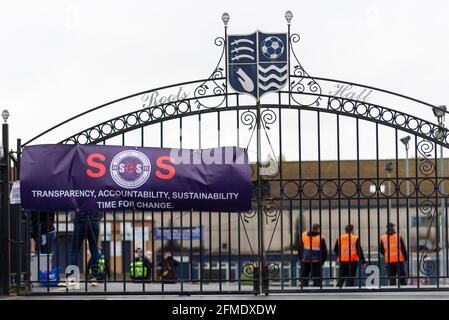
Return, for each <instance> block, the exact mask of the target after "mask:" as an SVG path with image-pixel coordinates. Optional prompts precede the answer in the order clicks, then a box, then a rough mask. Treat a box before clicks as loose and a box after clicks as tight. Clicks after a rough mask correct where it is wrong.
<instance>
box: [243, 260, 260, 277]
mask: <svg viewBox="0 0 449 320" xmlns="http://www.w3.org/2000/svg"><path fill="white" fill-rule="evenodd" d="M255 269H257V263H256V262H255V261H253V262H249V263H246V264H245V265H244V266H243V267H242V274H243V275H244V276H245V277H248V278H251V277H253V276H254V274H255Z"/></svg>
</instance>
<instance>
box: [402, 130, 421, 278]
mask: <svg viewBox="0 0 449 320" xmlns="http://www.w3.org/2000/svg"><path fill="white" fill-rule="evenodd" d="M410 139H411V138H410V136H405V137H403V138H401V139H400V140H401V142H402V143H403V144H404V146H405V178H406V179H407V181H406V183H405V188H406V195H407V197H409V196H410V181H409V178H410V166H409V162H408V149H409V147H410V144H409V142H410ZM406 210H407V212H406V213H407V225H408V224H409V219H408V217H409V216H408V215H409V203H408V199H407V208H406ZM399 231H400V230H398V232H399ZM417 241H418V239H417ZM407 243H409V238H408V233H407ZM408 261H413V257H412V253H411V252H409V259H408ZM409 266H410V265H409V263H408V262H407V269H408V270H409ZM409 272H410V270H409Z"/></svg>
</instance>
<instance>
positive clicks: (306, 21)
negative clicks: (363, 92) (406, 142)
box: [0, 0, 449, 143]
mask: <svg viewBox="0 0 449 320" xmlns="http://www.w3.org/2000/svg"><path fill="white" fill-rule="evenodd" d="M288 9H289V10H291V11H293V14H294V18H293V21H292V30H293V31H295V32H297V33H299V34H300V35H301V41H300V43H298V44H297V50H296V51H297V53H298V55H299V57H300V60H301V63H302V64H303V66H304V67H305V68H306V69H307V70H308V71H309V73H311V74H312V75H316V76H322V77H329V78H336V79H343V80H348V81H354V82H360V83H364V84H368V85H373V86H377V87H381V88H385V89H390V90H393V91H397V92H400V93H404V94H406V95H410V96H413V97H416V98H419V99H423V100H425V101H428V102H430V103H434V104H449V82H448V81H447V77H448V74H449V54H448V53H449V50H448V49H449V1H447V0H440V1H406V0H404V1H387V0H385V1H360V0H352V1H351V0H339V1H335V0H327V1H299V0H294V1H275V2H273V1H262V0H259V1H252V2H250V1H245V2H244V1H241V0H238V1H236V0H226V1H111V0H105V1H64V0H54V1H48V0H40V1H20V0H16V1H6V0H3V1H1V2H0V43H1V46H0V108H1V109H4V108H7V109H8V110H9V111H10V114H11V116H10V119H9V123H10V124H11V138H12V139H16V138H17V137H21V138H22V139H23V140H28V139H29V138H31V137H33V136H35V135H36V134H38V133H40V132H41V131H43V130H45V129H47V128H48V127H49V126H51V125H54V124H56V123H57V122H59V121H62V120H64V119H66V118H68V117H70V116H72V115H74V114H76V113H78V112H81V111H83V110H86V109H88V108H91V107H93V106H96V105H99V104H102V103H104V102H107V101H109V100H112V99H115V98H118V97H121V96H125V95H128V94H131V93H135V92H138V91H142V90H146V89H151V88H153V87H158V86H162V85H166V84H171V83H176V82H180V81H187V80H192V79H199V78H204V77H207V76H208V75H209V74H210V72H211V71H212V69H213V67H214V66H215V63H216V61H217V58H218V55H219V49H218V48H217V47H215V46H214V45H213V40H214V38H215V37H216V36H220V35H222V32H223V24H222V22H221V14H222V13H223V12H224V11H226V12H229V14H230V15H231V20H230V22H229V33H250V32H252V31H254V30H255V29H261V30H263V31H266V32H270V31H283V30H286V25H285V19H284V13H285V11H286V10H288ZM124 111H126V110H124ZM97 120H98V122H99V121H101V120H104V119H97ZM79 129H83V128H79ZM61 138H64V137H61ZM12 141H14V140H12ZM13 143H15V142H13Z"/></svg>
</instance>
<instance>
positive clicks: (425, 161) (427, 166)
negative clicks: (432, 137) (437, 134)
mask: <svg viewBox="0 0 449 320" xmlns="http://www.w3.org/2000/svg"><path fill="white" fill-rule="evenodd" d="M416 147H417V151H418V153H419V154H420V155H421V156H423V158H421V159H419V171H420V172H421V173H422V174H423V175H425V176H429V175H431V174H433V173H434V172H435V164H434V163H433V161H432V160H430V159H431V157H432V153H433V150H434V144H433V143H432V142H430V141H428V140H421V141H420V142H419V143H418V145H417V146H416Z"/></svg>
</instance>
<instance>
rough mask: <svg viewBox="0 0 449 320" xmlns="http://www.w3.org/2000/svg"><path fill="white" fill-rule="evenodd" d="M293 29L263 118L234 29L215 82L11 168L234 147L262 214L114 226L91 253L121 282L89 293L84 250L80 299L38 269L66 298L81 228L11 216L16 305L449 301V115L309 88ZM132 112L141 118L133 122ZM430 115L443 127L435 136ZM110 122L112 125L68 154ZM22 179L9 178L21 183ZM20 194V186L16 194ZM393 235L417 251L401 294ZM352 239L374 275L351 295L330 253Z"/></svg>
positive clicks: (58, 130) (129, 217)
mask: <svg viewBox="0 0 449 320" xmlns="http://www.w3.org/2000/svg"><path fill="white" fill-rule="evenodd" d="M286 17H287V30H288V40H289V43H288V50H289V52H290V57H291V59H290V61H289V65H288V70H289V81H288V88H286V89H285V90H281V91H279V92H277V93H272V94H271V95H267V96H266V97H265V98H264V99H263V100H262V101H261V102H260V103H254V101H253V100H252V99H251V98H250V97H248V96H245V95H242V94H239V93H235V92H231V90H229V88H228V82H227V67H226V59H227V57H226V52H227V49H226V45H227V44H226V41H225V39H226V35H227V20H226V21H225V20H224V21H225V37H223V38H222V37H219V38H217V39H216V40H215V44H216V45H217V46H218V47H221V48H222V52H221V56H220V59H219V62H218V64H217V66H216V68H215V69H214V71H213V73H212V74H211V76H210V77H209V78H207V79H200V80H196V81H190V82H184V83H179V84H176V85H171V86H165V87H161V88H156V89H153V90H148V91H144V92H139V93H136V94H133V95H130V96H127V97H123V98H121V99H117V100H114V101H112V102H109V103H106V104H104V105H101V106H98V107H95V108H92V109H90V110H88V111H86V112H83V113H81V114H79V115H77V116H74V117H72V118H70V119H68V120H67V121H64V122H62V123H60V124H58V125H56V126H54V127H52V128H50V129H48V130H46V131H45V132H43V133H42V134H39V135H38V136H36V137H35V138H33V139H31V140H29V141H27V142H26V143H24V144H21V142H20V141H19V142H18V147H17V150H18V154H17V157H16V158H15V161H16V162H17V163H20V153H21V150H22V148H23V147H26V146H28V145H31V144H32V143H36V142H45V143H55V142H60V143H75V144H104V145H108V144H111V145H112V144H121V145H127V146H160V147H176V148H205V147H217V146H224V145H237V146H240V147H245V148H247V150H248V152H249V154H250V160H251V161H252V169H253V174H252V180H253V186H254V188H253V192H254V193H253V210H251V211H250V212H242V213H230V212H193V211H189V212H175V211H143V210H142V211H137V210H134V211H120V212H118V211H111V212H107V213H105V214H104V217H103V219H102V220H101V221H100V222H99V223H98V225H97V226H98V228H99V231H98V233H99V237H98V242H97V243H95V246H96V245H98V246H99V247H100V248H101V251H102V252H103V254H104V258H105V261H106V263H107V265H108V268H109V270H110V276H109V277H107V276H106V277H105V278H104V279H102V281H98V279H97V281H96V282H95V283H96V285H93V281H92V280H91V279H89V277H88V276H87V275H88V273H89V272H88V271H89V269H90V268H92V265H89V264H88V260H89V256H90V251H91V250H90V249H88V246H90V245H92V244H88V243H87V242H86V241H84V242H83V244H82V245H83V254H82V255H80V256H79V257H76V256H75V260H76V263H75V265H77V266H78V268H79V273H80V274H79V275H80V277H79V280H80V282H79V287H78V288H75V287H74V286H70V285H67V283H66V285H65V286H61V287H58V286H53V284H55V282H53V281H52V280H51V279H49V278H48V277H47V278H42V277H43V276H44V275H43V274H39V269H42V268H44V269H45V268H46V267H48V266H49V265H50V264H52V265H53V266H54V267H58V268H59V270H58V272H57V273H58V274H59V275H60V276H61V279H60V282H64V281H65V274H66V272H68V271H70V270H68V269H67V267H68V266H70V265H73V264H74V263H73V256H72V254H73V252H72V251H73V250H72V249H71V247H72V245H73V239H72V238H73V233H74V229H77V225H76V223H74V221H73V220H71V216H72V215H71V214H70V213H68V212H56V213H50V212H47V213H43V214H39V215H36V214H35V213H29V212H24V211H23V210H20V209H19V208H18V206H13V205H12V206H11V208H14V209H13V210H11V213H7V212H6V211H5V212H3V216H5V215H8V217H9V215H10V220H11V221H14V223H13V225H12V226H13V227H12V229H11V230H15V231H14V232H12V233H11V236H10V237H9V238H10V239H9V240H10V241H9V244H10V252H11V260H10V265H11V277H10V279H9V281H10V282H11V284H12V285H13V287H14V288H15V289H16V291H17V292H18V293H19V294H80V293H88V294H105V293H107V294H124V293H129V294H142V293H145V294H219V293H245V294H258V293H266V294H268V293H270V292H273V293H275V292H303V291H305V290H318V291H324V290H328V291H329V290H330V291H332V290H371V289H377V290H415V289H422V290H424V289H432V290H433V289H445V288H447V284H446V283H447V279H448V275H449V255H448V251H447V247H448V232H447V231H448V221H447V191H446V190H447V189H448V188H447V186H446V184H447V177H446V172H448V171H449V168H447V164H446V163H447V162H448V161H447V159H444V157H443V154H444V150H445V149H446V148H448V147H449V138H448V132H447V130H446V128H445V127H444V123H443V119H444V115H445V114H446V111H445V109H444V108H442V107H438V106H436V105H432V104H429V103H426V102H423V101H420V100H417V99H414V98H411V97H407V96H404V95H401V94H397V93H394V92H391V91H387V90H382V89H379V88H374V87H370V86H365V85H362V84H356V83H352V82H346V81H340V80H333V79H327V78H322V77H312V76H310V75H309V74H308V73H307V72H306V71H305V69H304V68H303V66H302V65H301V64H300V63H299V60H298V58H297V56H296V54H295V51H294V50H293V44H295V43H297V42H298V41H299V36H298V35H297V34H291V33H290V21H291V16H290V18H288V16H286ZM290 63H291V65H290ZM123 107H126V108H127V110H134V111H130V112H128V113H126V114H122V110H123ZM413 110H414V111H417V112H414V113H416V114H419V116H416V115H413V114H412V112H411V111H413ZM432 112H434V113H435V114H437V115H439V118H438V120H439V122H438V124H436V123H434V122H433V120H432V119H433V118H432V117H433V113H432ZM105 117H106V118H107V119H108V120H105V121H103V122H101V123H94V124H93V125H89V126H88V128H86V129H83V130H81V131H79V132H78V133H76V134H73V135H70V136H69V137H67V138H65V139H62V140H61V139H58V138H59V137H61V134H65V135H66V132H68V131H69V130H76V128H79V127H80V125H82V126H83V127H85V126H86V123H91V122H92V121H95V119H99V118H101V119H104V118H105ZM72 132H73V131H72ZM407 136H408V137H409V138H407ZM19 167H20V166H19V165H16V166H15V168H16V169H15V170H13V171H14V172H15V173H16V174H17V176H18V168H19ZM16 179H17V178H16V177H11V178H10V180H11V182H12V181H13V180H16ZM33 214H35V217H34V218H33V221H30V219H31V218H32V217H33ZM53 215H54V221H52V219H51V218H50V217H52V216H53ZM36 216H37V218H36ZM36 219H37V220H36ZM40 219H42V221H44V224H47V228H44V229H45V230H47V231H48V230H50V229H51V228H48V227H50V224H53V223H54V225H55V230H54V232H53V234H54V237H55V241H54V243H52V242H51V241H49V239H51V235H50V233H51V232H50V233H45V232H47V231H45V232H44V233H45V236H46V240H48V241H46V242H45V243H47V249H48V251H49V252H52V253H53V255H52V256H50V255H48V254H45V253H43V252H45V250H43V246H45V244H43V243H42V241H40V240H39V239H42V234H41V233H42V232H41V229H40V228H38V229H37V231H36V232H37V233H33V234H32V227H30V225H32V224H33V222H34V223H35V224H37V225H39V226H40V225H41V223H42V221H41V220H40ZM75 221H76V220H75ZM388 223H394V224H395V225H396V226H395V228H396V229H397V230H398V232H399V233H400V234H401V236H402V238H403V239H404V244H405V246H406V249H407V255H408V256H407V259H406V261H405V263H404V266H405V269H406V279H405V283H404V282H402V283H401V281H396V280H401V279H395V278H394V277H389V276H388V274H387V272H388V270H387V268H386V266H385V261H384V258H383V255H382V254H381V252H380V242H381V237H382V235H383V234H384V233H385V231H386V230H385V226H386V225H387V224H388ZM314 224H318V225H319V227H318V228H319V231H320V233H321V234H322V235H323V236H324V239H325V243H326V245H327V252H328V257H327V259H326V261H323V265H322V268H320V270H319V277H318V278H319V279H318V280H319V281H318V282H316V283H315V286H310V285H311V284H312V283H309V280H313V279H311V278H310V275H309V276H307V277H304V276H302V271H303V270H304V268H305V264H301V262H300V260H299V258H298V253H297V252H298V251H297V250H298V246H299V244H300V240H301V235H302V233H303V232H304V231H308V230H310V229H312V227H313V225H314ZM347 225H353V227H354V230H355V234H356V235H357V236H358V238H359V239H360V245H361V247H362V249H363V251H364V256H365V260H366V265H367V266H366V268H365V267H363V268H362V267H361V265H360V264H359V265H357V266H356V274H355V275H354V277H353V278H354V279H353V280H354V283H353V284H352V286H349V287H340V286H338V284H337V281H338V279H339V270H340V269H341V268H340V269H339V263H338V262H337V256H338V252H334V246H335V242H336V240H337V239H338V238H339V237H340V236H341V235H342V234H344V233H345V227H346V226H347ZM97 226H95V227H94V229H95V228H96V227H97ZM83 227H84V228H85V230H84V232H93V233H94V230H92V225H88V224H86V225H83ZM79 230H81V229H79ZM95 234H96V233H95ZM32 237H33V238H34V240H33V239H32ZM48 244H50V245H48ZM48 247H50V248H48ZM137 248H141V249H142V251H143V253H144V254H146V253H147V252H151V254H150V253H148V258H149V261H150V262H151V265H152V271H153V272H152V273H151V275H150V276H149V277H148V279H140V280H137V281H136V280H134V281H133V280H132V279H131V278H130V271H131V269H130V264H131V262H132V259H133V257H134V253H135V250H136V249H137ZM81 256H82V257H81ZM168 256H171V257H173V258H174V260H176V261H177V264H176V266H175V270H176V278H175V277H173V278H171V279H165V280H163V276H162V274H163V273H164V272H165V271H166V269H165V267H164V261H166V259H165V258H168ZM359 258H360V259H362V257H361V255H360V256H359ZM39 266H41V267H39ZM42 266H43V267H42ZM94 267H98V265H94ZM75 275H76V272H75ZM309 278H310V279H309ZM315 280H317V279H315ZM390 281H392V282H391V283H390ZM309 286H310V287H309Z"/></svg>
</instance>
